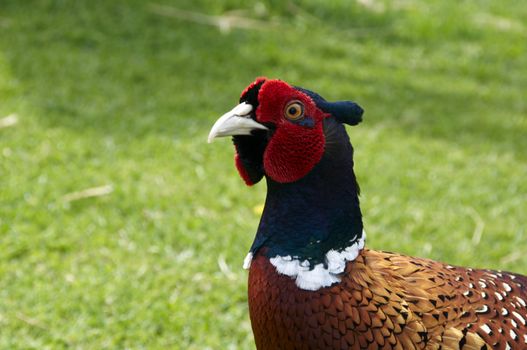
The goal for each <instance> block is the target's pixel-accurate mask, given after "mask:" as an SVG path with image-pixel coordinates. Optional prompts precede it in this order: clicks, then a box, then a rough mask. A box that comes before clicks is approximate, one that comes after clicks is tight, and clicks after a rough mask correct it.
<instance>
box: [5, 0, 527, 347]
mask: <svg viewBox="0 0 527 350" xmlns="http://www.w3.org/2000/svg"><path fill="white" fill-rule="evenodd" d="M214 16H216V17H214ZM217 16H220V17H217ZM218 18H220V19H222V20H223V22H221V21H220V22H221V23H223V25H222V26H221V27H218V26H216V25H214V24H215V23H217V20H218ZM525 18H527V4H526V3H524V2H520V1H512V0H509V1H490V0H489V1H478V2H469V1H466V2H459V1H454V0H452V1H444V0H434V1H426V2H423V1H417V0H399V1H388V0H386V1H380V0H361V1H357V2H352V1H345V0H341V1H327V2H323V1H318V0H305V1H283V2H282V1H273V0H269V1H265V2H255V3H249V2H246V1H241V0H239V1H234V0H231V1H212V0H201V1H190V0H175V1H172V2H169V1H168V0H159V2H152V3H149V2H147V1H139V0H134V1H124V0H122V1H102V0H97V1H64V0H62V1H61V0H55V1H51V0H40V1H18V0H2V1H1V3H0V348H1V349H70V348H71V349H171V348H173V349H250V348H253V347H254V345H253V340H252V334H251V329H250V323H249V318H248V310H247V297H246V279H247V273H246V271H244V270H242V269H241V264H242V261H243V258H244V256H245V254H246V252H247V250H248V248H249V246H250V244H251V242H252V238H253V234H254V232H255V230H256V226H257V224H258V220H259V212H258V208H259V207H260V206H261V204H262V202H263V200H264V197H265V186H264V184H263V183H262V184H260V185H258V186H256V187H254V188H247V187H245V186H244V185H243V182H242V181H241V179H240V178H239V177H238V175H237V173H236V170H235V168H234V165H233V160H232V158H233V148H232V145H231V143H230V142H229V141H228V140H218V141H217V142H215V143H213V144H212V145H208V144H207V143H206V137H207V133H208V130H209V129H210V127H211V126H212V124H213V122H214V121H215V120H216V118H217V117H219V116H220V115H221V114H223V113H224V112H225V111H227V110H229V109H231V108H232V107H233V106H234V105H235V104H236V102H237V98H238V96H239V93H240V92H241V90H242V89H243V88H244V87H245V86H246V85H247V84H249V83H250V82H251V81H252V80H253V79H254V78H255V77H256V76H259V75H266V76H269V77H277V78H282V79H284V80H286V81H289V82H291V83H294V84H296V85H300V86H303V87H306V88H309V89H312V90H315V91H317V92H319V93H320V94H322V95H323V96H325V97H326V98H328V99H335V100H336V99H353V100H355V101H358V102H359V103H360V104H361V105H362V106H363V107H364V109H365V110H366V113H365V116H364V122H363V123H362V124H361V125H360V126H358V127H354V128H350V129H349V130H348V131H349V134H350V137H351V139H352V143H353V144H354V147H355V150H356V172H357V176H358V180H359V182H360V184H361V188H362V197H361V198H362V207H363V213H364V220H365V227H366V230H367V232H368V245H369V246H370V247H371V248H375V249H384V250H390V251H397V252H403V253H406V254H411V255H417V256H422V257H429V258H433V259H437V260H441V261H447V262H449V263H452V264H456V265H470V266H473V267H489V268H494V269H505V270H512V271H515V272H519V273H524V274H525V273H527V222H526V214H527V213H526V211H527V181H526V180H525V179H526V177H527V137H526V135H527V98H526V97H527V95H526V92H527V24H526V23H525ZM225 23H227V24H230V25H225Z"/></svg>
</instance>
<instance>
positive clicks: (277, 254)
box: [209, 78, 527, 350]
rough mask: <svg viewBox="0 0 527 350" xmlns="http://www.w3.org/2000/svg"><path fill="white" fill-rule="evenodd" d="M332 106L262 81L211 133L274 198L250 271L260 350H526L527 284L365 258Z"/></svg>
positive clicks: (348, 154) (355, 110) (345, 116)
mask: <svg viewBox="0 0 527 350" xmlns="http://www.w3.org/2000/svg"><path fill="white" fill-rule="evenodd" d="M362 114H363V110H362V108H361V107H360V106H359V105H357V104H356V103H354V102H350V101H339V102H328V101H326V100H325V99H324V98H322V97H321V96H320V95H318V94H316V93H314V92H312V91H309V90H306V89H303V88H300V87H295V86H292V85H289V84H287V83H286V82H283V81H281V80H272V79H267V78H258V79H257V80H256V81H254V82H253V83H252V84H250V85H249V86H248V87H247V88H246V89H245V90H244V91H243V93H242V94H241V97H240V102H239V104H238V105H237V106H236V107H235V108H234V109H232V110H231V111H230V112H228V113H226V114H224V115H223V116H222V117H221V118H219V119H218V121H217V122H216V123H215V124H214V126H213V127H212V129H211V131H210V134H209V142H211V141H212V140H213V139H214V138H216V137H222V136H232V140H233V143H234V146H235V151H236V152H235V164H236V168H237V169H238V172H239V174H240V176H241V177H242V179H243V180H244V181H245V183H246V184H247V185H254V184H256V183H257V182H259V181H260V180H261V179H262V178H263V177H265V179H266V182H267V197H266V202H265V207H264V210H263V213H262V217H261V220H260V224H259V226H258V230H257V232H256V237H255V239H254V242H253V244H252V246H251V248H250V251H249V254H248V255H247V257H246V259H245V261H244V267H245V268H248V269H249V281H248V284H249V290H248V301H249V312H250V318H251V324H252V329H253V333H254V339H255V342H256V347H257V348H258V349H405V350H411V349H443V350H454V349H456V350H457V349H463V350H476V349H478V350H480V349H503V350H506V349H527V325H526V322H527V277H526V276H521V275H518V274H513V273H509V272H501V271H492V270H479V269H471V268H463V267H457V266H452V265H447V264H443V263H440V262H435V261H432V260H428V259H422V258H415V257H409V256H405V255H401V254H395V253H389V252H383V251H374V250H369V249H367V248H365V247H364V243H365V239H366V233H365V231H364V228H363V222H362V213H361V209H360V205H359V186H358V184H357V181H356V177H355V174H354V171H353V165H354V163H353V148H352V145H351V143H350V140H349V137H348V135H347V133H346V131H345V127H344V124H348V125H357V124H358V123H360V122H361V121H362Z"/></svg>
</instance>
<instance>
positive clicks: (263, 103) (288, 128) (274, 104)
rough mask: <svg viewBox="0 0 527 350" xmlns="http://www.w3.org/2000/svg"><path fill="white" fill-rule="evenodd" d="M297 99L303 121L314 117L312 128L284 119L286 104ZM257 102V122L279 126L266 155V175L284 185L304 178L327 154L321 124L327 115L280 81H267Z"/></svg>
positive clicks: (302, 94) (298, 92) (310, 100)
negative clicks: (301, 104)
mask: <svg viewBox="0 0 527 350" xmlns="http://www.w3.org/2000/svg"><path fill="white" fill-rule="evenodd" d="M295 100H296V101H300V102H302V103H303V105H304V118H311V119H312V120H313V121H314V126H313V127H305V126H301V125H299V124H297V123H295V122H293V121H290V120H288V119H287V118H286V117H285V116H284V112H285V108H286V106H287V104H288V103H290V102H291V101H295ZM258 101H259V103H260V105H259V106H258V109H257V110H256V120H257V121H259V122H261V123H272V124H274V125H275V127H276V131H275V133H274V135H273V137H272V138H271V140H270V141H269V144H268V145H267V148H266V150H265V153H264V169H265V173H266V174H267V175H268V176H270V177H271V178H272V179H273V180H275V181H277V182H281V183H287V182H294V181H297V180H299V179H301V178H302V177H304V176H305V175H307V173H309V172H310V171H311V170H312V169H313V167H314V166H315V165H316V164H317V163H318V162H319V161H320V159H321V158H322V155H323V154H324V145H325V138H324V132H323V129H322V121H323V119H324V118H326V117H327V116H328V115H327V114H326V113H324V112H322V111H321V110H319V109H318V108H317V107H316V105H315V103H314V102H313V100H312V99H311V98H310V97H309V96H307V95H306V94H304V93H302V92H300V91H298V90H296V89H294V88H293V87H291V86H290V85H289V84H287V83H285V82H283V81H280V80H267V81H266V82H265V83H264V84H263V85H262V87H261V88H260V92H259V94H258Z"/></svg>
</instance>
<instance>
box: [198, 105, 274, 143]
mask: <svg viewBox="0 0 527 350" xmlns="http://www.w3.org/2000/svg"><path fill="white" fill-rule="evenodd" d="M252 110H253V106H252V105H250V104H248V103H246V102H242V103H240V104H239V105H237V106H236V107H234V108H233V109H232V110H231V111H229V112H227V113H225V114H224V115H222V116H221V117H220V119H218V120H217V121H216V123H214V125H213V126H212V129H210V133H209V138H208V142H209V143H211V142H212V140H214V139H215V138H216V137H223V136H231V135H251V131H252V130H255V129H261V130H268V129H267V127H265V126H264V125H262V124H260V123H257V122H255V121H254V120H253V119H252V118H251V112H252Z"/></svg>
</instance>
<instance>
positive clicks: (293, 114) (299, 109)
mask: <svg viewBox="0 0 527 350" xmlns="http://www.w3.org/2000/svg"><path fill="white" fill-rule="evenodd" d="M284 116H285V117H286V118H287V119H289V120H298V119H300V118H302V117H303V116H304V105H303V104H302V102H300V101H291V102H289V103H288V104H287V106H286V107H285V110H284Z"/></svg>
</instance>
